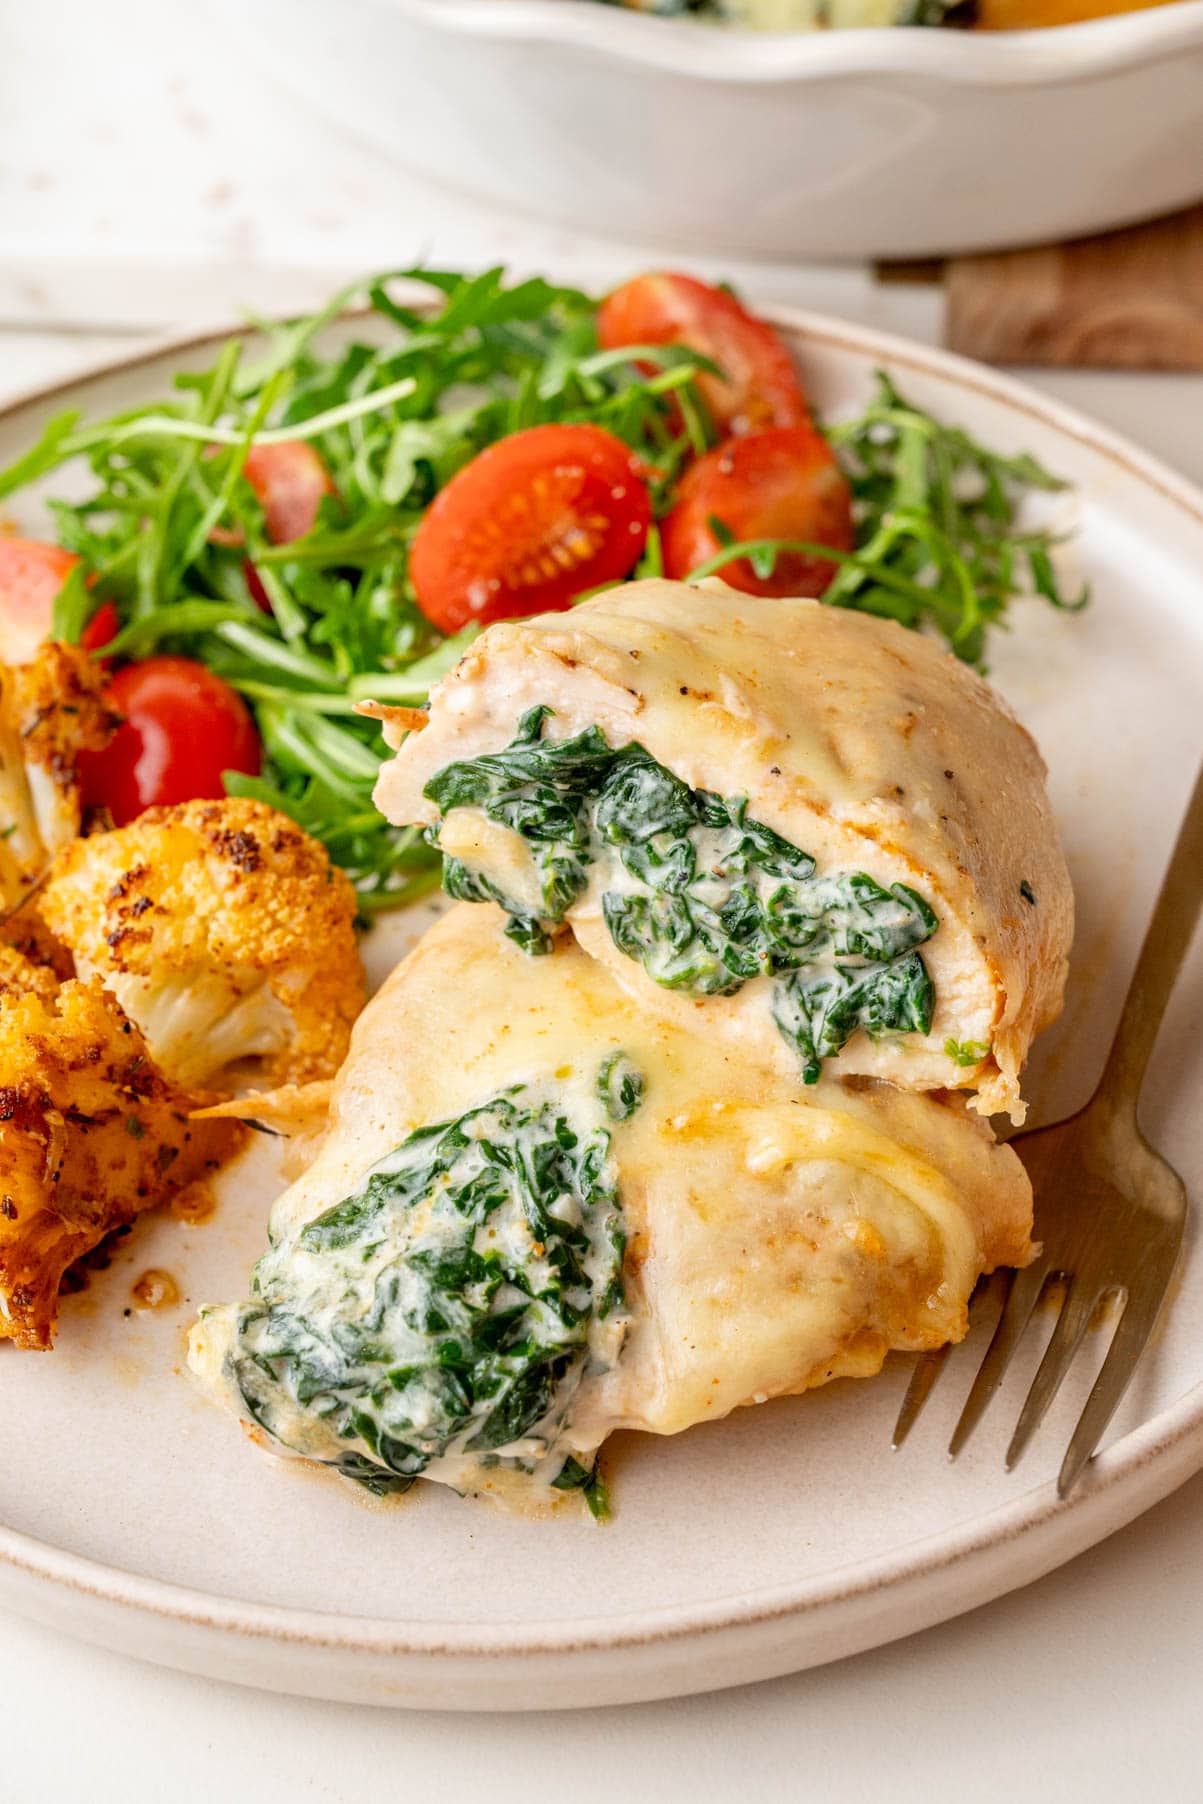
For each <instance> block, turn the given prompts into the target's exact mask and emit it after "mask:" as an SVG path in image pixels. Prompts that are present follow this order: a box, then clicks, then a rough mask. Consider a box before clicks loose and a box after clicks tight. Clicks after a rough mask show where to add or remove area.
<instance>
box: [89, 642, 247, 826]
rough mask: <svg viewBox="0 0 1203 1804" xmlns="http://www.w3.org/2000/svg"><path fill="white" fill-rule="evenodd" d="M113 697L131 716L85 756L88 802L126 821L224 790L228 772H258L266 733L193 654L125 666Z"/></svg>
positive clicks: (113, 685)
mask: <svg viewBox="0 0 1203 1804" xmlns="http://www.w3.org/2000/svg"><path fill="white" fill-rule="evenodd" d="M107 697H108V700H109V701H111V702H112V704H113V707H114V708H115V709H116V710H117V712H118V713H119V714H122V715H124V716H125V719H124V721H123V723H122V725H121V726H119V727H118V729H117V731H116V733H114V735H113V737H112V739H111V740H110V741H109V743H108V745H107V746H106V747H105V748H104V750H103V751H102V752H85V753H83V754H82V756H81V758H80V777H81V780H82V785H83V792H84V800H85V802H87V803H88V804H90V805H91V806H92V807H104V808H107V809H108V810H109V813H110V814H111V815H112V817H113V820H114V821H115V822H116V824H117V826H119V827H123V826H125V824H126V823H127V822H128V821H132V820H133V819H134V818H135V816H136V815H139V814H141V812H142V810H143V809H144V808H150V807H153V806H154V805H155V804H156V803H169V802H190V801H192V800H193V799H194V798H202V799H204V798H210V797H219V796H223V795H224V794H225V785H224V784H223V783H222V780H221V774H222V772H223V771H226V770H240V771H245V772H246V774H247V775H248V776H252V777H254V776H258V774H259V768H260V761H261V759H260V747H259V735H258V734H257V733H256V731H255V727H254V723H253V722H252V720H251V717H250V714H249V713H248V712H247V708H246V705H245V703H244V702H243V700H242V698H241V696H239V695H237V694H236V693H235V692H234V690H233V689H231V688H230V686H229V684H228V683H224V682H223V681H222V679H221V678H220V677H219V676H215V675H214V674H213V672H212V671H211V670H207V669H206V668H205V666H204V665H203V664H196V663H194V662H193V660H192V659H191V658H174V657H161V658H145V659H143V661H142V662H141V663H139V664H126V665H125V666H124V668H123V669H121V670H119V671H118V672H117V674H116V676H115V677H114V678H113V680H112V682H111V683H110V684H109V687H108V692H107Z"/></svg>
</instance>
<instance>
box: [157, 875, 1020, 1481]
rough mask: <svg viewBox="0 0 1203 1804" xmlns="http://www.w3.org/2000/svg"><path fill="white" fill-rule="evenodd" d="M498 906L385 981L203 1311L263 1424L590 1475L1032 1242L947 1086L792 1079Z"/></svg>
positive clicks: (347, 1467)
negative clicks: (914, 1088)
mask: <svg viewBox="0 0 1203 1804" xmlns="http://www.w3.org/2000/svg"><path fill="white" fill-rule="evenodd" d="M502 924H503V923H502V920H501V918H500V916H499V913H498V911H497V909H496V908H495V907H487V908H473V907H469V906H467V905H462V906H460V907H457V908H455V909H453V910H451V911H450V913H448V914H447V915H446V916H445V917H444V918H443V919H442V920H441V921H439V922H438V923H437V924H436V925H435V926H433V927H432V928H431V929H430V930H429V932H428V933H427V934H426V936H425V937H424V939H423V940H422V942H421V943H420V945H419V946H418V947H417V949H416V950H415V951H414V952H413V953H411V955H410V956H409V958H407V959H406V960H405V961H404V963H402V964H401V965H400V966H399V967H398V969H397V970H396V971H395V972H394V973H393V975H392V977H391V978H390V979H389V980H388V982H387V983H386V984H385V986H384V988H383V989H382V990H381V991H380V993H379V994H378V995H377V996H376V997H375V998H374V1000H373V1001H372V1002H371V1003H370V1004H369V1005H368V1008H367V1009H366V1011H365V1013H364V1014H363V1015H362V1016H361V1018H360V1020H359V1022H358V1024H357V1026H356V1028H355V1031H354V1036H353V1040H352V1047H351V1052H350V1055H349V1057H348V1060H347V1063H346V1065H345V1066H344V1068H343V1070H342V1073H341V1074H340V1076H339V1078H338V1080H337V1082H336V1086H335V1092H334V1097H333V1103H332V1109H331V1116H330V1124H329V1128H328V1131H327V1134H326V1137H325V1139H324V1141H323V1143H322V1144H321V1147H320V1150H319V1152H318V1153H317V1156H316V1158H315V1159H314V1162H313V1164H312V1165H311V1167H310V1168H309V1170H308V1171H307V1172H306V1174H305V1175H304V1176H303V1177H302V1178H301V1179H300V1180H299V1182H297V1183H296V1184H294V1185H293V1187H292V1188H291V1189H290V1190H288V1191H287V1192H286V1193H285V1194H284V1195H283V1196H282V1197H281V1199H280V1201H279V1202H278V1203H277V1205H276V1207H275V1210H274V1212H273V1215H272V1221H271V1229H270V1244H269V1247H268V1250H267V1252H266V1253H265V1254H264V1256H263V1258H262V1259H261V1260H260V1262H259V1265H258V1267H257V1268H256V1276H255V1281H254V1284H253V1285H252V1287H251V1294H250V1296H249V1298H248V1300H247V1301H246V1302H244V1303H241V1304H236V1305H228V1306H219V1307H214V1308H211V1309H208V1310H206V1311H204V1312H203V1313H202V1315H201V1318H200V1320H199V1322H198V1323H197V1325H196V1327H195V1329H194V1330H193V1339H192V1352H191V1360H192V1365H193V1368H194V1369H195V1370H196V1371H197V1372H198V1373H199V1374H200V1375H201V1377H202V1378H203V1379H204V1380H205V1381H206V1383H207V1384H208V1385H209V1386H210V1387H211V1388H212V1389H213V1390H214V1391H216V1392H217V1393H218V1394H219V1395H220V1396H221V1397H222V1398H223V1399H224V1400H225V1401H227V1402H228V1403H229V1404H230V1405H232V1407H233V1409H234V1410H235V1411H236V1412H237V1413H238V1414H239V1415H240V1416H241V1417H242V1418H243V1420H244V1422H245V1423H246V1424H247V1425H248V1426H249V1427H250V1428H251V1430H252V1434H253V1435H255V1436H258V1438H260V1439H262V1440H265V1441H266V1442H267V1444H269V1445H270V1446H271V1447H272V1448H273V1449H274V1450H275V1451H277V1452H284V1453H292V1454H299V1455H302V1456H304V1457H308V1458H310V1459H314V1460H319V1461H323V1462H325V1463H328V1464H331V1465H334V1466H336V1467H338V1468H340V1469H341V1470H342V1471H343V1472H344V1473H346V1474H347V1475H348V1476H351V1477H354V1478H357V1479H359V1480H360V1481H361V1482H364V1483H366V1484H368V1485H369V1486H371V1487H372V1488H374V1489H379V1490H390V1489H403V1488H406V1487H407V1486H408V1485H409V1484H410V1483H412V1482H413V1480H414V1479H415V1478H419V1477H424V1478H426V1479H435V1480H439V1481H442V1482H444V1483H446V1484H449V1485H451V1486H453V1487H454V1488H455V1489H456V1490H459V1491H461V1492H465V1493H473V1494H485V1495H488V1496H491V1497H493V1498H494V1499H496V1500H499V1501H502V1502H504V1503H507V1504H508V1505H510V1506H511V1507H520V1508H526V1509H541V1508H545V1507H547V1506H548V1505H549V1504H550V1503H553V1502H555V1501H557V1500H559V1501H561V1502H562V1501H566V1500H567V1494H568V1493H570V1492H583V1493H585V1495H586V1497H587V1498H592V1500H593V1501H594V1502H595V1503H597V1502H598V1481H597V1475H596V1472H595V1455H596V1452H597V1449H598V1448H599V1447H600V1446H601V1444H602V1442H603V1441H604V1440H605V1438H606V1437H607V1435H609V1434H610V1433H611V1432H612V1431H613V1430H615V1429H618V1428H628V1429H641V1430H644V1431H647V1432H649V1433H653V1434H675V1433H677V1432H678V1431H680V1430H682V1429H685V1428H688V1427H690V1426H691V1425H693V1424H694V1423H698V1422H704V1421H713V1420H716V1419H717V1418H719V1417H721V1416H724V1415H726V1414H727V1413H728V1412H729V1411H731V1410H732V1409H735V1408H737V1407H738V1406H739V1405H741V1404H748V1403H761V1402H764V1401H765V1400H766V1399H767V1398H771V1397H776V1396H780V1395H783V1394H786V1393H791V1392H797V1391H803V1390H806V1389H807V1388H809V1387H811V1386H814V1385H819V1384H823V1383H825V1382H826V1381H827V1380H828V1379H831V1378H835V1377H846V1376H867V1375H869V1374H872V1373H874V1372H876V1371H877V1370H878V1368H879V1367H880V1366H881V1363H882V1360H883V1359H884V1357H885V1355H886V1353H887V1351H889V1350H890V1349H891V1348H912V1349H918V1348H930V1347H936V1346H939V1345H941V1344H942V1343H943V1342H945V1341H948V1340H956V1339H958V1338H960V1337H961V1336H962V1335H963V1334H964V1332H965V1328H966V1321H967V1315H966V1311H967V1303H968V1299H969V1295H970V1292H971V1291H972V1289H973V1286H974V1283H975V1282H976V1280H977V1278H978V1276H979V1274H980V1273H982V1272H983V1271H986V1270H989V1269H991V1268H992V1267H994V1266H995V1265H999V1264H1022V1263H1023V1262H1024V1261H1025V1260H1027V1259H1028V1257H1029V1256H1030V1252H1031V1248H1030V1243H1029V1232H1030V1227H1031V1192H1030V1188H1029V1185H1028V1182H1027V1178H1026V1176H1025V1174H1024V1171H1023V1168H1022V1166H1021V1165H1020V1163H1019V1160H1018V1159H1017V1157H1016V1156H1015V1154H1014V1153H1013V1152H1012V1151H1011V1150H1010V1149H1009V1148H1007V1147H1005V1146H1000V1145H998V1144H996V1143H995V1141H994V1139H993V1137H992V1135H991V1132H990V1129H989V1127H988V1125H987V1124H986V1123H985V1122H983V1121H982V1120H981V1119H980V1118H979V1117H977V1116H974V1115H971V1114H968V1113H967V1112H966V1110H965V1108H964V1104H963V1101H962V1100H961V1099H959V1098H955V1097H945V1098H944V1099H942V1100H936V1099H934V1098H931V1097H926V1096H919V1095H915V1094H913V1093H910V1092H906V1091H901V1090H898V1089H895V1088H894V1087H893V1086H890V1085H886V1084H880V1083H877V1082H875V1081H872V1080H868V1079H863V1078H849V1079H845V1080H840V1079H837V1078H835V1077H833V1076H831V1075H829V1074H826V1073H825V1074H824V1075H823V1077H822V1079H821V1080H820V1082H819V1083H817V1084H816V1085H815V1086H813V1087H812V1088H810V1089H807V1090H805V1091H803V1090H800V1089H799V1088H798V1087H797V1086H796V1085H794V1084H793V1083H792V1082H791V1081H788V1080H785V1079H782V1078H781V1077H780V1076H779V1075H776V1074H774V1073H772V1072H770V1071H768V1070H766V1069H765V1068H764V1067H763V1066H757V1065H754V1064H752V1063H751V1062H750V1061H749V1060H748V1059H746V1058H745V1057H743V1056H742V1055H741V1053H740V1052H738V1051H737V1050H736V1049H733V1048H732V1046H731V1045H730V1044H729V1043H728V1042H727V1041H726V1040H725V1039H724V1038H723V1037H722V1036H720V1035H716V1034H711V1033H708V1032H706V1031H705V1027H706V1022H705V1018H704V1016H703V1014H702V1011H700V1010H699V1011H697V1013H696V1014H695V1015H694V1016H693V1017H691V1019H690V1023H689V1026H688V1028H684V1027H682V1026H681V1024H680V1023H679V1022H677V1021H676V1020H674V1019H671V1018H668V1017H664V1016H662V1015H660V1014H659V1013H658V1012H656V1011H652V1010H649V1009H646V1008H645V1007H643V1006H642V1005H641V1003H640V1000H639V998H638V997H636V996H634V995H632V994H631V992H630V991H628V990H625V989H623V988H621V987H619V986H618V985H617V984H616V983H615V982H614V980H613V978H612V977H611V976H610V974H609V972H608V970H607V968H606V967H605V965H603V964H602V963H600V962H599V961H597V960H594V959H590V958H589V957H587V956H586V954H585V953H584V952H583V951H582V950H581V949H580V948H579V947H578V946H577V945H575V944H574V943H573V942H572V941H571V940H569V941H567V942H566V943H565V945H564V946H563V947H562V948H560V949H558V950H557V952H556V953H555V955H554V956H553V957H550V958H536V959H531V958H528V957H527V956H526V955H525V954H524V953H523V951H522V950H521V949H520V948H519V947H517V946H515V945H514V944H513V943H512V942H510V941H508V940H507V939H506V938H505V937H504V935H503V933H502V931H501V928H502ZM699 1030H701V1031H699Z"/></svg>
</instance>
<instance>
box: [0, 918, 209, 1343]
mask: <svg viewBox="0 0 1203 1804" xmlns="http://www.w3.org/2000/svg"><path fill="white" fill-rule="evenodd" d="M202 1100H203V1098H201V1097H199V1096H196V1095H194V1094H190V1093H188V1092H186V1091H182V1090H180V1089H179V1088H177V1086H176V1085H174V1084H171V1083H169V1082H168V1081H167V1079H166V1078H164V1076H163V1075H162V1073H161V1072H160V1071H159V1070H157V1069H156V1067H155V1065H154V1063H153V1061H152V1059H151V1058H150V1055H149V1052H148V1050H147V1046H146V1042H145V1040H144V1039H143V1037H142V1035H141V1034H140V1033H139V1032H138V1030H137V1028H136V1027H134V1025H133V1024H132V1022H130V1021H129V1020H127V1018H126V1016H125V1015H124V1014H123V1013H122V1011H121V1009H120V1008H119V1007H118V1006H117V1004H116V1002H115V1001H114V999H113V998H112V996H110V995H108V994H107V993H106V992H105V990H104V989H103V988H102V986H101V985H100V984H99V983H96V982H91V983H81V982H79V981H78V980H75V979H72V980H71V981H69V982H67V983H64V984H61V985H60V984H59V982H58V981H57V979H56V978H55V976H54V974H53V972H52V971H50V970H49V969H48V968H46V967H44V966H37V965H34V964H31V963H30V962H29V961H27V960H25V959H23V958H22V957H21V955H20V954H19V953H17V952H15V951H13V950H12V949H11V948H9V947H3V948H0V1340H4V1339H10V1340H15V1341H16V1342H17V1345H18V1346H21V1347H43V1348H44V1347H48V1346H49V1345H50V1343H51V1340H52V1338H53V1334H54V1322H55V1316H56V1313H57V1309H58V1296H59V1285H60V1283H61V1280H62V1277H63V1274H64V1272H65V1271H66V1270H67V1268H68V1267H69V1266H70V1265H72V1264H73V1263H74V1262H75V1260H77V1259H79V1258H80V1257H81V1256H82V1255H83V1254H84V1253H87V1252H90V1251H91V1249H92V1248H93V1247H95V1246H97V1245H98V1244H99V1243H100V1241H101V1240H103V1239H104V1237H105V1235H106V1234H110V1233H111V1232H112V1231H113V1230H114V1229H115V1228H120V1227H124V1226H125V1225H126V1224H127V1223H129V1222H131V1221H133V1219H134V1217H135V1216H136V1215H139V1214H141V1213H142V1211H143V1210H145V1209H150V1208H153V1207H154V1205H155V1204H156V1203H159V1202H162V1201H164V1200H165V1199H166V1198H167V1197H168V1196H169V1195H171V1194H173V1193H175V1192H177V1191H179V1190H181V1189H183V1188H184V1187H185V1186H186V1185H188V1184H190V1183H193V1182H194V1181H196V1180H197V1179H198V1178H201V1177H202V1176H204V1175H205V1173H206V1172H207V1171H209V1170H211V1169H214V1168H215V1167H216V1166H217V1165H218V1164H219V1163H220V1161H221V1160H222V1159H223V1158H225V1157H227V1156H228V1155H229V1153H230V1152H232V1151H233V1149H234V1148H235V1147H236V1146H237V1144H238V1140H239V1133H240V1130H239V1128H238V1126H237V1124H236V1123H233V1122H224V1121H195V1122H194V1121H191V1120H190V1119H189V1110H190V1109H191V1108H192V1107H193V1106H195V1105H196V1104H197V1103H198V1102H200V1101H202Z"/></svg>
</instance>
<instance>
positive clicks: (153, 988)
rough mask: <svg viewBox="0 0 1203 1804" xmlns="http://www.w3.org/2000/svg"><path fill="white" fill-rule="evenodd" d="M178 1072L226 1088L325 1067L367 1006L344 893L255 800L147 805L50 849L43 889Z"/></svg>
mask: <svg viewBox="0 0 1203 1804" xmlns="http://www.w3.org/2000/svg"><path fill="white" fill-rule="evenodd" d="M40 908H41V912H42V914H43V916H44V918H45V920H46V922H47V924H48V925H49V927H50V928H51V930H52V932H53V933H54V934H55V935H56V936H57V938H58V939H60V940H61V941H62V942H63V943H64V944H65V945H66V946H67V947H68V948H69V949H70V951H71V953H72V955H73V957H74V959H75V964H76V969H77V971H78V973H79V975H80V976H81V977H94V978H99V979H100V981H101V982H102V983H103V984H104V985H105V986H106V988H108V989H110V990H112V992H113V993H114V995H115V996H116V997H117V999H118V1001H119V1002H120V1004H121V1006H122V1007H123V1008H124V1009H125V1011H126V1013H127V1014H128V1015H129V1016H130V1018H131V1019H132V1020H133V1021H135V1022H136V1023H137V1024H138V1026H139V1028H140V1029H141V1030H142V1032H143V1033H144V1034H145V1035H146V1038H147V1041H148V1042H149V1045H150V1048H151V1051H152V1053H153V1055H154V1057H155V1059H156V1060H157V1061H158V1063H159V1064H160V1065H161V1066H162V1068H163V1070H164V1071H166V1072H167V1073H168V1074H169V1076H171V1077H172V1078H173V1079H174V1080H175V1081H176V1082H178V1083H182V1084H188V1085H195V1086H203V1087H204V1088H207V1089H212V1090H220V1091H223V1092H227V1093H228V1092H232V1091H236V1090H238V1089H241V1088H246V1087H248V1086H249V1087H253V1088H257V1089H258V1088H262V1089H269V1088H275V1087H278V1086H280V1085H284V1084H305V1083H310V1082H313V1081H314V1080H319V1079H323V1078H329V1077H333V1075H334V1073H335V1072H336V1071H337V1069H338V1067H339V1065H340V1064H341V1063H342V1061H343V1058H344V1056H345V1054H346V1051H347V1045H348V1042H349V1039H350V1033H351V1027H352V1024H353V1022H354V1020H355V1018H356V1016H357V1015H358V1014H359V1012H360V1010H361V1008H362V1007H363V1000H364V979H363V967H362V965H361V963H360V958H359V949H358V946H357V943H356V938H355V927H354V922H355V893H354V890H353V889H352V886H351V883H350V881H349V879H348V878H347V876H346V874H345V872H343V871H341V870H339V869H338V867H337V866H335V865H332V864H331V862H330V859H329V856H328V855H327V853H326V850H325V848H324V847H323V846H322V845H320V844H319V843H318V841H316V840H314V839H312V838H310V836H309V835H308V834H307V833H305V832H303V831H302V829H301V828H300V827H298V826H297V825H296V824H295V823H294V822H293V821H291V820H289V819H288V817H287V816H286V815H283V814H279V813H277V812H276V811H275V810H274V809H272V808H269V807H267V806H266V805H265V804H264V803H262V802H256V801H251V800H249V799H241V798H229V799H226V800H224V801H198V802H185V803H181V804H179V805H178V806H175V807H168V808H151V809H148V810H147V811H146V813H145V814H142V815H140V816H139V817H138V819H137V820H136V821H134V822H133V823H131V825H129V826H127V827H121V828H117V829H116V830H114V831H112V832H109V833H100V834H94V835H93V836H92V837H91V838H89V839H85V840H77V841H76V842H75V843H74V844H73V845H70V846H68V847H67V848H66V849H65V850H64V851H63V852H61V853H60V854H59V856H58V858H57V859H56V860H55V863H54V865H53V867H52V869H51V872H50V876H49V879H48V881H47V883H46V886H45V889H44V891H43V893H42V896H41V899H40Z"/></svg>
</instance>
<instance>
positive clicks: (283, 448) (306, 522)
mask: <svg viewBox="0 0 1203 1804" xmlns="http://www.w3.org/2000/svg"><path fill="white" fill-rule="evenodd" d="M242 473H243V475H244V476H245V477H246V479H247V481H248V482H249V483H250V485H251V487H252V489H253V490H254V491H255V498H256V500H257V501H258V502H259V505H260V506H261V507H262V509H263V523H264V525H265V526H266V528H267V536H268V538H269V539H270V540H271V542H272V544H273V545H290V544H291V543H292V541H293V540H294V539H303V538H304V536H305V534H306V533H307V532H311V531H312V530H313V527H314V525H315V524H316V521H317V510H318V508H319V507H320V506H321V502H322V497H323V496H324V495H333V494H334V484H333V483H332V482H331V480H330V472H329V471H328V470H327V468H326V466H325V464H324V463H323V462H322V460H321V458H320V457H319V456H318V453H317V452H316V451H315V450H314V449H313V446H312V445H310V444H307V443H306V442H305V440H304V439H289V440H288V441H287V442H286V443H284V444H277V445H252V446H251V448H250V450H249V451H248V452H247V458H246V462H245V464H244V465H243V466H242ZM243 573H244V575H245V576H246V586H247V588H248V589H249V590H250V592H251V600H252V601H253V602H254V603H255V606H256V607H257V608H260V609H261V610H262V612H263V613H265V614H270V613H271V611H272V604H271V601H270V599H269V597H268V593H267V590H266V589H265V588H264V586H263V582H262V579H261V577H260V575H259V572H258V571H257V570H256V568H255V566H254V564H253V563H252V562H251V561H250V559H249V558H248V559H247V560H246V563H245V564H244V565H243Z"/></svg>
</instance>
